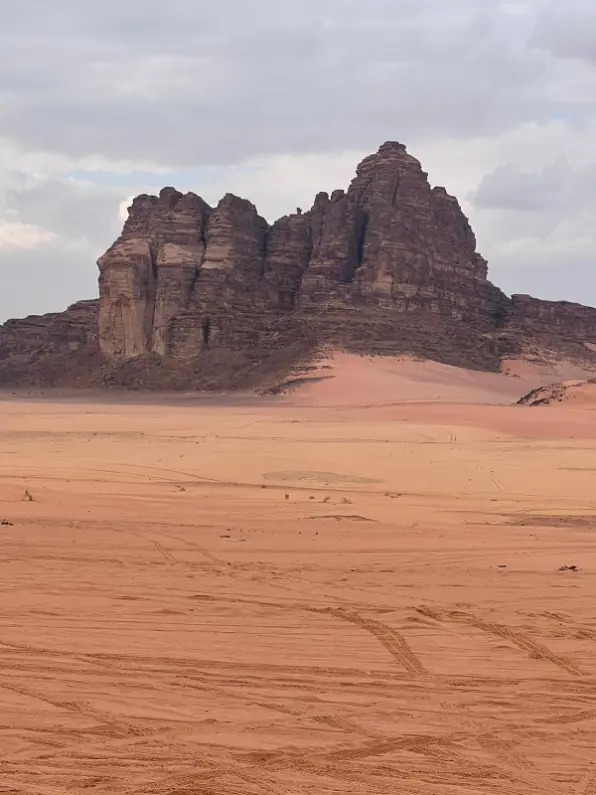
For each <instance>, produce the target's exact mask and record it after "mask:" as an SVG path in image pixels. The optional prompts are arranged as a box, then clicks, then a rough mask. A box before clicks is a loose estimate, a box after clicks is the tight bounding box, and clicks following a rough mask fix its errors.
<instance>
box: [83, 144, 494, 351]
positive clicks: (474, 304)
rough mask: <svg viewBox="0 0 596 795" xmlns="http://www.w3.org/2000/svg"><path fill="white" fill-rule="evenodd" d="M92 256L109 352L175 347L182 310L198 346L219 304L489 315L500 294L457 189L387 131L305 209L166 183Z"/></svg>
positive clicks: (246, 308) (482, 319)
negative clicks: (286, 211) (435, 179)
mask: <svg viewBox="0 0 596 795" xmlns="http://www.w3.org/2000/svg"><path fill="white" fill-rule="evenodd" d="M99 268H100V297H101V302H100V305H101V309H100V345H101V350H102V351H103V352H104V353H105V354H107V355H108V356H113V355H118V356H131V357H134V356H138V355H140V354H149V353H155V354H158V355H160V356H169V355H173V356H176V355H177V352H178V348H179V347H180V345H181V344H183V343H182V341H181V340H180V334H178V336H177V339H178V342H177V343H174V340H173V337H172V331H173V330H174V329H175V327H176V325H177V323H176V318H177V317H178V316H179V315H180V313H181V312H182V311H183V310H184V311H185V312H191V313H193V315H194V317H195V319H196V324H197V329H199V330H200V333H199V334H198V337H197V335H195V338H194V339H193V340H192V343H191V348H192V346H195V345H198V346H199V348H200V347H201V345H205V344H207V342H210V341H211V334H212V333H215V334H217V332H218V331H221V330H222V329H221V325H222V320H221V314H222V313H226V312H228V313H229V312H230V311H236V312H238V311H240V312H256V311H260V312H273V313H279V312H288V311H292V310H302V309H310V310H316V309H317V308H319V309H321V308H323V307H325V306H329V305H333V304H335V305H342V306H350V305H354V304H368V305H370V306H378V307H380V308H383V309H388V310H392V311H394V312H398V313H415V312H429V313H431V314H435V315H438V316H442V317H445V318H449V319H452V320H456V321H462V320H470V321H472V320H473V321H475V322H477V323H478V324H479V325H481V326H486V327H490V325H491V324H492V323H493V318H494V316H495V313H497V312H498V310H499V307H500V306H501V304H502V303H503V302H504V300H505V297H504V296H503V295H502V293H501V292H500V291H499V290H498V289H497V288H495V287H493V285H491V284H490V282H488V281H487V279H486V263H485V262H484V260H483V259H482V258H481V257H480V256H479V255H478V254H477V253H476V240H475V238H474V234H473V233H472V230H471V229H470V226H469V224H468V222H467V219H466V218H465V216H464V215H463V213H462V212H461V209H460V207H459V205H458V203H457V200H456V199H454V198H453V197H451V196H449V195H448V194H447V193H446V192H445V191H444V190H443V189H440V188H436V189H434V190H431V188H430V186H429V184H428V180H427V176H426V174H425V173H424V172H423V171H422V168H421V166H420V163H419V162H418V161H417V160H416V159H415V158H413V157H412V156H411V155H409V154H408V153H407V152H406V149H405V147H404V146H402V145H401V144H397V143H387V144H384V145H383V146H382V147H381V148H380V149H379V151H378V152H377V154H375V155H372V156H370V157H368V158H366V159H365V160H364V161H363V163H361V164H360V166H359V167H358V171H357V175H356V178H355V179H354V181H353V182H352V184H351V186H350V188H349V190H348V191H347V193H344V192H343V191H335V192H334V193H333V194H332V195H331V197H329V196H328V195H327V194H326V193H321V194H319V195H318V196H317V197H316V199H315V202H314V205H313V207H312V209H311V210H310V211H308V212H307V213H304V214H303V213H297V214H296V215H291V216H286V217H284V218H281V219H280V220H279V221H277V222H276V223H274V224H273V226H272V227H269V225H268V224H267V223H266V221H265V220H264V219H263V218H261V217H260V216H259V215H258V213H257V210H256V209H255V207H254V206H253V205H252V204H250V203H249V202H247V201H245V200H243V199H238V198H237V197H235V196H232V195H231V194H228V195H226V196H225V197H224V198H223V199H222V201H221V202H220V203H219V205H218V206H217V208H216V209H214V210H212V209H211V208H210V207H209V206H208V205H207V204H205V202H204V201H203V200H202V199H200V198H199V197H198V196H195V195H194V194H192V193H189V194H187V195H186V196H182V194H180V193H177V192H176V191H174V190H173V189H172V188H165V189H164V190H163V191H162V192H161V194H160V195H159V198H155V197H149V196H141V197H139V198H138V199H135V201H134V202H133V205H132V207H131V208H130V217H129V220H128V221H127V223H126V225H125V227H124V230H123V232H122V236H121V237H120V239H119V240H118V241H116V243H115V244H114V245H113V246H112V247H111V248H110V249H109V250H108V251H107V252H106V254H104V256H103V257H101V258H100V260H99ZM187 320H188V318H187ZM188 325H189V324H188V323H187V324H186V328H187V331H188ZM183 347H184V348H185V350H187V349H188V346H187V345H183Z"/></svg>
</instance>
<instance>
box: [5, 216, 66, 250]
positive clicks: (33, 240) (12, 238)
mask: <svg viewBox="0 0 596 795" xmlns="http://www.w3.org/2000/svg"><path fill="white" fill-rule="evenodd" d="M55 237H56V235H55V233H54V232H50V231H49V230H48V229H43V228H42V227H41V226H36V225H35V224H22V223H20V222H19V221H15V222H11V221H0V251H1V250H3V249H8V250H11V249H24V250H25V251H33V250H35V249H37V248H40V247H41V246H43V245H45V244H46V243H50V242H51V241H52V240H54V238H55Z"/></svg>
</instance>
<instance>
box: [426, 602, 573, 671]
mask: <svg viewBox="0 0 596 795" xmlns="http://www.w3.org/2000/svg"><path fill="white" fill-rule="evenodd" d="M416 610H417V612H418V613H420V614H421V615H424V616H426V617H427V618H433V619H435V620H436V621H440V622H443V621H446V620H451V621H455V622H457V623H459V624H465V625H467V626H471V627H475V628H476V629H479V630H481V631H482V632H486V633H488V634H489V635H496V636H497V637H499V638H503V640H507V641H509V642H510V643H513V644H514V645H515V646H517V647H518V648H519V649H521V650H522V651H524V652H526V653H527V654H528V655H529V656H530V657H531V658H532V659H534V660H547V661H548V662H550V663H552V664H553V665H556V666H557V668H560V669H561V670H562V671H565V672H566V673H568V674H570V675H571V676H581V677H583V676H586V674H585V673H584V672H583V671H582V670H581V669H580V668H578V666H577V665H575V664H574V663H573V662H571V661H570V660H568V659H567V658H566V657H563V656H561V655H559V654H555V653H554V652H553V651H551V650H550V649H549V648H547V647H546V646H544V645H543V644H542V643H538V642H537V641H535V640H532V639H531V638H528V637H527V636H526V635H524V634H523V633H522V632H520V631H519V630H515V629H512V628H511V627H509V626H506V625H504V624H496V623H494V622H490V621H483V620H482V619H480V618H477V617H476V616H474V615H472V614H471V613H466V612H463V611H459V610H453V611H448V612H445V613H443V612H441V611H438V610H433V609H432V608H428V607H425V606H422V607H418V608H416Z"/></svg>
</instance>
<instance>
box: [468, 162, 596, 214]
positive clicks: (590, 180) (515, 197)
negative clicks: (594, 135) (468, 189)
mask: <svg viewBox="0 0 596 795" xmlns="http://www.w3.org/2000/svg"><path fill="white" fill-rule="evenodd" d="M470 199H471V201H472V202H473V203H474V204H476V205H477V206H478V207H481V208H485V209H486V208H489V209H490V208H492V209H502V210H511V211H521V212H533V213H546V214H547V215H549V216H551V215H553V214H554V215H555V216H556V217H558V218H563V217H565V216H567V215H574V214H576V213H577V212H578V208H579V207H582V206H584V205H585V203H586V202H590V203H594V204H596V163H591V164H586V165H585V166H582V167H581V168H572V167H571V166H570V165H569V163H568V162H567V161H566V160H564V159H560V160H558V161H557V162H555V163H552V164H550V165H548V166H545V167H544V168H543V169H541V170H540V171H536V172H531V171H526V170H524V169H523V168H522V167H520V166H519V165H518V164H514V163H509V164H507V165H503V166H499V167H498V168H496V169H495V170H494V171H493V172H492V173H491V174H487V175H486V176H485V177H484V178H483V179H482V181H481V183H480V185H479V186H478V189H477V190H476V191H475V193H473V194H472V195H471V197H470ZM522 220H523V223H527V218H526V217H525V216H524V217H523V219H522Z"/></svg>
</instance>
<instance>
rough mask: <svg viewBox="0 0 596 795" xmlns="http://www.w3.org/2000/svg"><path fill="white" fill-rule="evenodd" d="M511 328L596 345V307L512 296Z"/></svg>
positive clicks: (509, 321) (508, 307) (508, 314)
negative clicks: (594, 343)
mask: <svg viewBox="0 0 596 795" xmlns="http://www.w3.org/2000/svg"><path fill="white" fill-rule="evenodd" d="M506 322H507V325H508V326H510V327H512V328H518V329H520V330H522V331H523V330H526V331H527V332H531V331H533V332H540V333H543V334H550V335H554V336H565V337H568V338H570V339H573V340H581V341H583V342H590V343H593V342H596V308H594V307H591V306H582V305H581V304H573V303H570V302H568V301H541V300H540V299H538V298H532V297H531V296H530V295H512V296H511V302H510V303H509V304H508V306H507V319H506Z"/></svg>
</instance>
